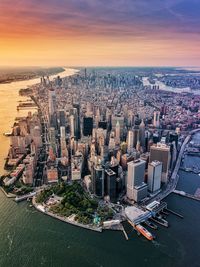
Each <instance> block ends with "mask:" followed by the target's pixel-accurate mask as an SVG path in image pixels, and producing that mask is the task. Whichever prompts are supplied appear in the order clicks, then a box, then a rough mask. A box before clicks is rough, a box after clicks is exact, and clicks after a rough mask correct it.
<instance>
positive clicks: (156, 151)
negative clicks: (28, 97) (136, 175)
mask: <svg viewBox="0 0 200 267" xmlns="http://www.w3.org/2000/svg"><path fill="white" fill-rule="evenodd" d="M155 160H157V161H160V162H162V179H161V181H162V182H163V183H166V182H167V181H168V171H169V168H170V161H171V155H170V147H169V146H168V145H166V144H161V143H158V144H157V145H152V146H151V147H150V157H149V162H152V161H155Z"/></svg>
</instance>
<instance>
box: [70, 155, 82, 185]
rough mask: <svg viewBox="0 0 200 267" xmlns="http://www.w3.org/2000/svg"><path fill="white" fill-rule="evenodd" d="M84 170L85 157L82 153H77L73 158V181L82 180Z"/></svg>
mask: <svg viewBox="0 0 200 267" xmlns="http://www.w3.org/2000/svg"><path fill="white" fill-rule="evenodd" d="M82 170H83V155H82V153H81V152H77V153H76V154H75V155H74V156H72V158H71V178H72V181H75V180H80V179H81V175H82Z"/></svg>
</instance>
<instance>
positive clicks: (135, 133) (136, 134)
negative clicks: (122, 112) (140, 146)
mask: <svg viewBox="0 0 200 267" xmlns="http://www.w3.org/2000/svg"><path fill="white" fill-rule="evenodd" d="M132 131H133V147H136V145H137V141H138V138H139V128H138V126H137V125H135V126H134V127H133V130H132Z"/></svg>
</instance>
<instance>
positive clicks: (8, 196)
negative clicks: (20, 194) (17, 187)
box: [0, 186, 16, 198]
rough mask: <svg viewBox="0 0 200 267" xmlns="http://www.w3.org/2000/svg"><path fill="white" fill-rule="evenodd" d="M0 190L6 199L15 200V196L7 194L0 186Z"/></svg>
mask: <svg viewBox="0 0 200 267" xmlns="http://www.w3.org/2000/svg"><path fill="white" fill-rule="evenodd" d="M0 190H1V191H2V192H3V193H4V195H5V196H6V197H7V198H15V197H16V195H14V194H11V193H7V192H6V191H5V190H4V189H3V187H2V186H0Z"/></svg>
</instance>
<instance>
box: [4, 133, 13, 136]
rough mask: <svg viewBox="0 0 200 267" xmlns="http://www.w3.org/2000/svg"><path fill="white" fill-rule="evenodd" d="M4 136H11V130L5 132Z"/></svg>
mask: <svg viewBox="0 0 200 267" xmlns="http://www.w3.org/2000/svg"><path fill="white" fill-rule="evenodd" d="M3 135H4V136H11V135H12V133H11V132H6V133H3Z"/></svg>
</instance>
